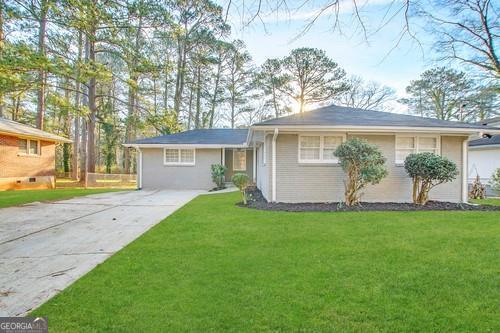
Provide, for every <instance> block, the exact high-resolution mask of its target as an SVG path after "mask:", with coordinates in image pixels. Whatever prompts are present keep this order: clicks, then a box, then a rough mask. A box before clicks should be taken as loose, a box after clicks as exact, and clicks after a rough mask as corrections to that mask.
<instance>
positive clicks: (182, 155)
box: [163, 148, 195, 165]
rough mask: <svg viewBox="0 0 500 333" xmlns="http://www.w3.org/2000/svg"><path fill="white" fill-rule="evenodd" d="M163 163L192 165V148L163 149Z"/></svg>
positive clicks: (193, 156) (193, 155) (193, 158)
mask: <svg viewBox="0 0 500 333" xmlns="http://www.w3.org/2000/svg"><path fill="white" fill-rule="evenodd" d="M163 162H164V164H165V165H194V164H195V152H194V149H168V148H165V150H164V161H163Z"/></svg>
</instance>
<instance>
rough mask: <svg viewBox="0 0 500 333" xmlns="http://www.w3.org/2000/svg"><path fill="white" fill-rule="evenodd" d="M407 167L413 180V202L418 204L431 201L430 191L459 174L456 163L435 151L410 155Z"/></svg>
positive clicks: (406, 161)
mask: <svg viewBox="0 0 500 333" xmlns="http://www.w3.org/2000/svg"><path fill="white" fill-rule="evenodd" d="M405 169H406V172H407V173H408V175H409V176H410V177H411V178H412V180H413V193H412V198H413V203H415V204H418V205H425V204H426V203H427V201H429V191H430V190H431V189H432V188H434V187H435V186H437V185H439V184H443V183H446V182H450V181H452V180H453V179H455V178H456V177H457V175H458V170H457V165H456V164H455V163H453V162H452V161H450V160H449V159H447V158H445V157H442V156H439V155H436V154H433V153H418V154H410V155H408V156H407V157H406V159H405Z"/></svg>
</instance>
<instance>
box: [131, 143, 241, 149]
mask: <svg viewBox="0 0 500 333" xmlns="http://www.w3.org/2000/svg"><path fill="white" fill-rule="evenodd" d="M122 146H124V147H126V148H200V149H203V148H205V149H220V148H247V147H248V145H247V144H246V143H241V144H199V143H197V144H194V143H124V144H122Z"/></svg>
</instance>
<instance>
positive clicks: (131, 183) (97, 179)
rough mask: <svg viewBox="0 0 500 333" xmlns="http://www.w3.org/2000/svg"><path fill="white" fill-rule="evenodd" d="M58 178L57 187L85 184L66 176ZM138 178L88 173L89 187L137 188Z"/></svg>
mask: <svg viewBox="0 0 500 333" xmlns="http://www.w3.org/2000/svg"><path fill="white" fill-rule="evenodd" d="M58 176H66V177H60V178H59V177H58V178H57V181H56V183H57V187H82V186H84V185H85V184H84V183H83V182H82V181H80V182H79V181H77V180H74V179H71V178H69V177H68V175H66V174H60V175H58ZM136 184H137V176H136V175H129V174H107V173H88V174H87V187H135V186H136Z"/></svg>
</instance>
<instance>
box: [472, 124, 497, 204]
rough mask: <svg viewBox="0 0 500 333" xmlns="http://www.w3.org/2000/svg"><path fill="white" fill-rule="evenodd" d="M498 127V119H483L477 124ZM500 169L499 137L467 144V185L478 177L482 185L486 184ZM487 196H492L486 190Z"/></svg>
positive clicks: (490, 192) (489, 189)
mask: <svg viewBox="0 0 500 333" xmlns="http://www.w3.org/2000/svg"><path fill="white" fill-rule="evenodd" d="M479 124H480V125H487V126H493V127H500V117H495V118H491V119H485V120H483V121H481V122H480V123H479ZM498 168H500V135H493V136H491V137H484V138H481V139H477V140H472V141H470V142H469V183H472V182H473V181H474V179H476V176H478V175H479V178H480V179H481V182H482V183H483V184H486V185H487V184H488V182H489V181H490V179H491V176H492V175H493V172H494V171H495V170H496V169H498ZM487 192H488V195H492V194H494V193H493V192H492V191H491V188H490V187H489V186H488V188H487Z"/></svg>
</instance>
